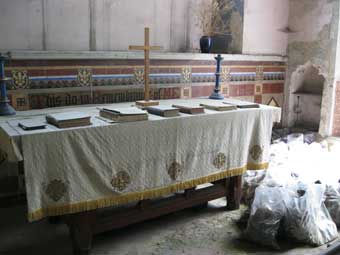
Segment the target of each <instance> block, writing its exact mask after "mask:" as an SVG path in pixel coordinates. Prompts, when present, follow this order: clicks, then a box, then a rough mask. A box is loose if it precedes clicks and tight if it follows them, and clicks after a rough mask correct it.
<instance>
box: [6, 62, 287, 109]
mask: <svg viewBox="0 0 340 255" xmlns="http://www.w3.org/2000/svg"><path fill="white" fill-rule="evenodd" d="M284 74H285V63H282V62H246V61H244V62H243V61H226V62H223V65H222V72H221V81H222V82H221V89H222V93H223V94H224V95H225V96H227V97H237V98H241V99H242V98H244V99H247V100H251V101H256V102H259V103H264V104H267V103H268V102H269V101H270V100H271V99H272V98H274V99H275V101H276V102H279V105H280V106H281V104H282V102H283V86H284V78H285V77H284ZM6 75H7V76H8V77H10V78H12V80H11V81H10V82H9V83H8V88H9V95H10V99H11V103H12V105H13V106H14V107H15V108H16V109H17V110H28V109H41V108H47V107H58V106H68V105H81V104H92V103H93V104H101V103H116V102H127V101H131V102H133V101H136V100H140V99H142V98H143V82H144V67H143V61H142V60H139V59H135V60H133V59H132V60H131V59H130V60H119V59H118V60H15V61H11V63H10V64H9V65H7V67H6ZM150 80H151V84H152V86H151V89H152V91H151V92H152V93H151V94H152V97H153V98H154V99H172V98H190V97H201V96H208V95H210V93H211V92H212V90H213V87H214V81H215V62H214V61H205V60H204V61H202V60H196V61H194V60H191V61H187V60H153V61H151V73H150Z"/></svg>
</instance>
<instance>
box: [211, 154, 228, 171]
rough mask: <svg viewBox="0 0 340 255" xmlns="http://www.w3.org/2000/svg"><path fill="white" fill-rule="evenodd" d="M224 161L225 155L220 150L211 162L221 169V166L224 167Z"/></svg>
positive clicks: (225, 159)
mask: <svg viewBox="0 0 340 255" xmlns="http://www.w3.org/2000/svg"><path fill="white" fill-rule="evenodd" d="M226 161H227V157H226V155H225V154H224V153H221V152H220V153H218V154H217V156H216V157H215V159H214V162H213V164H214V166H215V167H216V168H218V169H221V168H222V167H224V165H225V163H226Z"/></svg>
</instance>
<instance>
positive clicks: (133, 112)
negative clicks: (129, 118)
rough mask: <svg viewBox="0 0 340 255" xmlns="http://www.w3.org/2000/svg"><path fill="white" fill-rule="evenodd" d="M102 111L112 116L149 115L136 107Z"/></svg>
mask: <svg viewBox="0 0 340 255" xmlns="http://www.w3.org/2000/svg"><path fill="white" fill-rule="evenodd" d="M101 110H104V111H106V112H110V113H112V114H117V115H120V116H125V115H145V114H147V113H146V112H145V111H143V110H141V109H139V108H136V107H125V108H116V107H104V108H102V109H101Z"/></svg>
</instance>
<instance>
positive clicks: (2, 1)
mask: <svg viewBox="0 0 340 255" xmlns="http://www.w3.org/2000/svg"><path fill="white" fill-rule="evenodd" d="M200 1H202V0H162V1H159V0H144V1H140V0H128V1H127V0H114V1H113V0H60V1H57V0H11V1H7V0H0V6H1V7H0V31H1V33H2V34H3V35H6V36H1V37H0V50H2V51H7V50H79V51H80V50H82V51H86V50H98V51H100V50H116V51H126V50H127V49H128V46H129V45H131V44H142V43H143V38H144V27H145V26H148V27H150V29H151V43H153V44H157V45H160V46H163V48H164V50H165V51H173V52H188V51H197V50H198V48H199V38H200V36H201V34H202V33H201V31H200V29H199V28H198V27H197V18H196V17H195V9H197V6H199V3H200Z"/></svg>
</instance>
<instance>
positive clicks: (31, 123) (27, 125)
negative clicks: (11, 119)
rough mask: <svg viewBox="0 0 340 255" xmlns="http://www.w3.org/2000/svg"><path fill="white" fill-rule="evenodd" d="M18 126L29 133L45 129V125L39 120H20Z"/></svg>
mask: <svg viewBox="0 0 340 255" xmlns="http://www.w3.org/2000/svg"><path fill="white" fill-rule="evenodd" d="M18 126H19V127H21V128H22V129H23V130H25V131H30V130H38V129H44V128H46V123H44V122H42V121H39V120H34V119H24V120H20V122H19V123H18Z"/></svg>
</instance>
